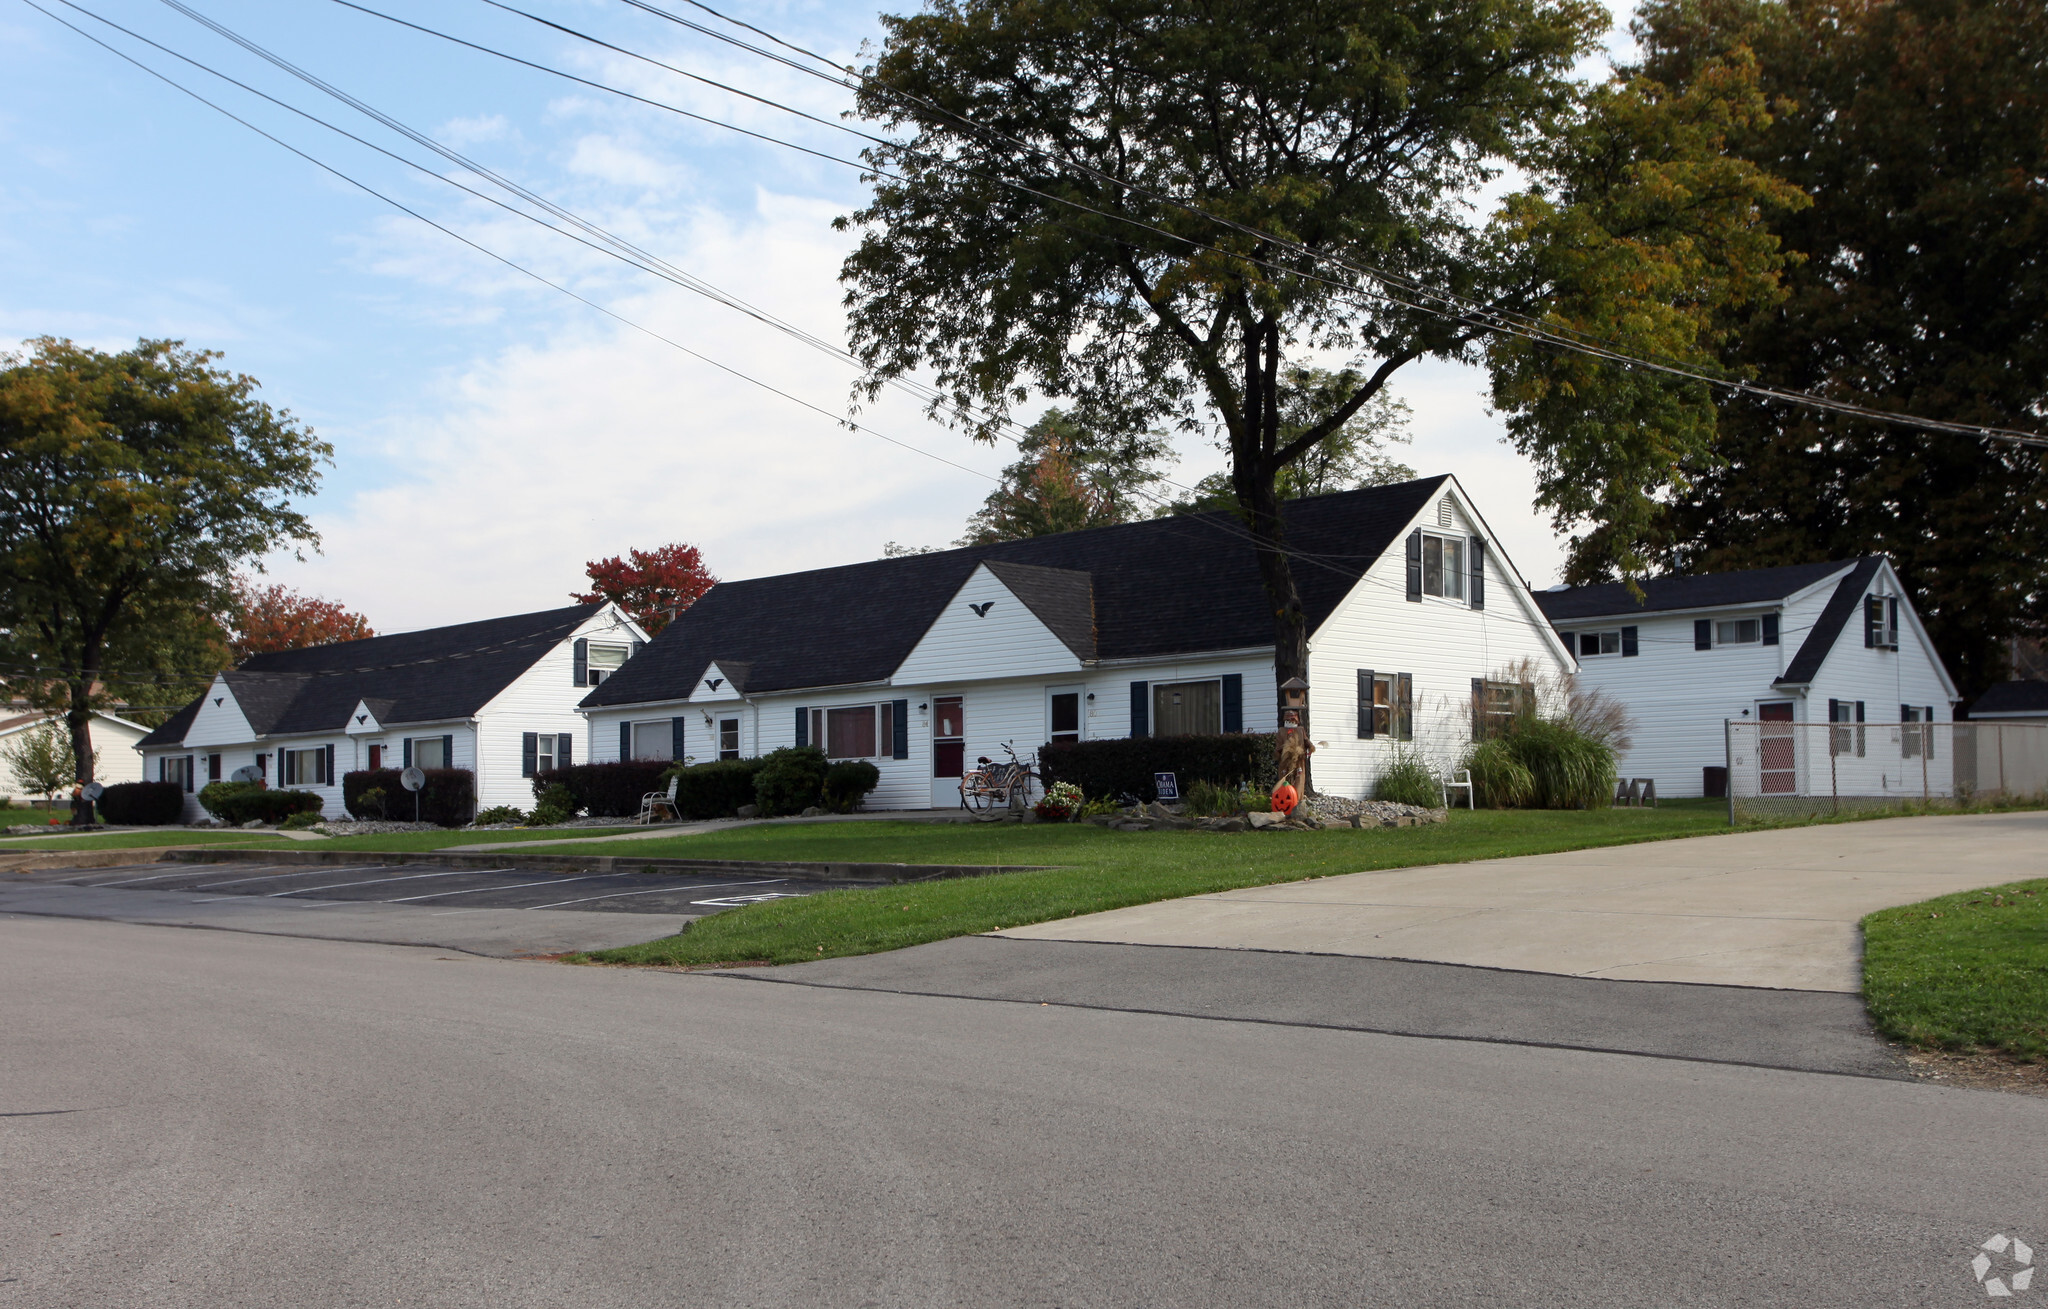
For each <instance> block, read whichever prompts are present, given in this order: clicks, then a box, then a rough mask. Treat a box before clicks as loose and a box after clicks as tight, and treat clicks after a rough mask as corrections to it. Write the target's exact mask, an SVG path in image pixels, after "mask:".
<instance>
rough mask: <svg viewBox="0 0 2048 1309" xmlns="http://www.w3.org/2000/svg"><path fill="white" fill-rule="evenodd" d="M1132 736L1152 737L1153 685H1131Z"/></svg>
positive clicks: (1146, 683) (1135, 683) (1142, 683)
mask: <svg viewBox="0 0 2048 1309" xmlns="http://www.w3.org/2000/svg"><path fill="white" fill-rule="evenodd" d="M1131 735H1132V736H1150V735H1152V684H1151V683H1150V682H1132V683H1131Z"/></svg>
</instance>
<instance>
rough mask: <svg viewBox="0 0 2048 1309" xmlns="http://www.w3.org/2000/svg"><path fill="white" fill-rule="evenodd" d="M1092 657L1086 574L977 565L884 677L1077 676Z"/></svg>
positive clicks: (1092, 609) (1092, 607)
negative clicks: (898, 663) (907, 652)
mask: <svg viewBox="0 0 2048 1309" xmlns="http://www.w3.org/2000/svg"><path fill="white" fill-rule="evenodd" d="M1094 659H1095V599H1094V583H1093V579H1092V578H1091V577H1090V576H1089V575H1088V574H1087V573H1084V572H1079V571H1076V570H1074V569H1068V568H1042V567H1039V566H1037V565H1032V564H1013V563H1006V562H1003V561H1001V560H984V561H982V562H981V563H980V564H978V565H976V567H975V569H974V572H973V573H972V574H970V575H969V576H968V578H967V580H966V582H964V583H962V584H961V586H960V589H959V590H958V591H957V592H955V593H954V595H953V598H952V599H951V600H950V601H948V602H947V604H946V606H945V608H943V609H941V610H940V611H939V616H938V617H937V618H936V619H934V620H933V621H932V624H931V626H930V627H928V628H926V629H925V633H924V635H923V637H921V638H920V639H919V640H918V643H917V645H916V646H915V647H913V648H912V650H911V652H910V654H909V655H908V656H906V657H905V658H904V660H903V662H902V663H901V664H900V665H898V666H897V668H896V671H895V673H894V674H893V675H892V677H891V680H892V681H895V682H925V681H947V680H950V679H954V678H963V677H974V678H988V677H1039V676H1045V675H1049V674H1058V673H1074V672H1079V671H1080V670H1081V669H1082V668H1083V667H1085V666H1086V665H1087V664H1089V663H1092V662H1093V661H1094Z"/></svg>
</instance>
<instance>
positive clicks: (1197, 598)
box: [582, 477, 1571, 809]
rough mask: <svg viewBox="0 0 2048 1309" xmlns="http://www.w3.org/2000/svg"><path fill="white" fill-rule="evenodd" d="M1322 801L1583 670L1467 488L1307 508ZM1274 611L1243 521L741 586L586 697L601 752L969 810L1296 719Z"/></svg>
mask: <svg viewBox="0 0 2048 1309" xmlns="http://www.w3.org/2000/svg"><path fill="white" fill-rule="evenodd" d="M1283 512H1284V521H1285V530H1286V537H1287V543H1288V545H1289V547H1290V548H1291V549H1292V550H1293V551H1294V553H1295V558H1294V574H1295V578H1296V581H1297V583H1298V585H1299V587H1300V591H1301V598H1302V602H1303V605H1304V608H1305V610H1306V612H1307V616H1308V625H1309V671H1308V681H1309V683H1310V688H1311V689H1310V691H1309V706H1310V712H1309V727H1310V736H1311V739H1313V740H1314V741H1315V742H1316V744H1317V746H1318V753H1317V754H1316V756H1315V782H1316V787H1317V789H1318V790H1321V791H1325V792H1331V793H1340V794H1348V795H1354V796H1359V795H1364V794H1367V793H1369V791H1370V788H1371V787H1372V785H1373V783H1374V781H1375V780H1376V779H1377V777H1378V775H1379V772H1380V770H1381V769H1382V768H1384V767H1385V765H1386V764H1387V762H1388V761H1389V760H1390V759H1392V758H1393V757H1394V755H1395V753H1396V751H1398V750H1401V749H1403V748H1408V749H1419V750H1421V751H1423V752H1424V753H1425V754H1427V755H1429V756H1430V757H1431V758H1432V760H1433V761H1434V762H1436V763H1438V764H1439V765H1442V764H1446V763H1449V762H1453V761H1454V760H1455V759H1456V757H1457V756H1458V755H1459V754H1461V753H1462V752H1463V750H1464V749H1465V748H1466V746H1468V745H1469V744H1470V742H1471V739H1472V733H1473V731H1474V725H1475V721H1483V720H1484V715H1485V712H1486V711H1485V708H1484V706H1486V705H1487V704H1488V703H1489V702H1490V703H1491V704H1492V707H1493V708H1494V710H1495V711H1496V712H1504V711H1505V710H1507V709H1508V708H1510V707H1511V702H1512V700H1513V698H1514V697H1515V696H1516V695H1518V694H1519V693H1520V689H1519V686H1518V685H1517V684H1515V683H1508V682H1499V681H1497V680H1496V681H1495V682H1494V684H1493V686H1492V687H1491V688H1490V690H1489V688H1488V686H1487V683H1488V681H1489V679H1496V678H1497V675H1498V674H1499V673H1500V672H1501V670H1504V669H1508V668H1511V667H1514V666H1516V665H1518V664H1520V663H1522V662H1523V661H1524V660H1534V661H1535V662H1536V664H1537V666H1538V667H1539V668H1542V669H1545V670H1551V671H1564V670H1568V669H1569V668H1570V667H1571V656H1570V655H1569V654H1568V653H1567V652H1566V650H1565V648H1564V646H1563V644H1562V643H1561V642H1560V640H1559V638H1558V636H1557V633H1556V632H1554V631H1553V630H1552V629H1551V627H1550V625H1549V623H1547V622H1546V621H1545V620H1544V617H1543V614H1542V611H1541V610H1540V609H1539V608H1538V607H1537V605H1536V603H1535V600H1534V598H1533V597H1532V596H1531V595H1530V594H1529V591H1528V588H1527V586H1526V585H1525V584H1524V583H1523V581H1522V579H1521V577H1520V575H1519V574H1518V573H1516V571H1515V569H1514V568H1513V566H1512V565H1511V564H1509V562H1508V560H1507V558H1506V556H1505V554H1504V553H1503V552H1502V551H1501V549H1500V546H1499V543H1498V542H1497V541H1496V540H1495V539H1494V537H1493V534H1492V533H1491V532H1490V531H1489V530H1488V529H1487V527H1486V524H1485V522H1484V521H1483V519H1481V517H1480V515H1479V513H1478V511H1477V510H1476V509H1474V508H1473V506H1472V504H1471V502H1470V500H1469V499H1468V498H1467V496H1466V495H1465V492H1464V490H1463V489H1462V488H1461V487H1460V486H1459V485H1458V484H1457V481H1456V479H1455V478H1451V477H1433V478H1426V479H1422V480H1419V481H1413V482H1404V483H1401V484H1399V485H1396V486H1388V487H1377V488H1373V489H1369V490H1363V491H1349V492H1344V493H1342V494H1338V495H1327V496H1317V497H1313V498H1310V499H1305V500H1296V501H1292V502H1290V503H1288V504H1287V505H1286V506H1285V507H1284V511H1283ZM1272 614H1273V608H1272V605H1271V604H1270V603H1269V602H1268V600H1267V599H1266V594H1265V590H1264V587H1263V586H1262V584H1261V582H1260V580H1259V572H1258V567H1257V563H1256V560H1255V558H1254V555H1253V553H1252V547H1251V544H1250V541H1249V539H1248V537H1247V535H1246V532H1245V529H1244V527H1243V525H1242V524H1241V523H1240V522H1239V521H1238V520H1237V519H1236V518H1235V517H1234V516H1232V515H1229V514H1198V515H1191V516H1187V517H1179V518H1162V519H1152V520H1149V521H1146V522H1139V523H1129V524H1125V525H1123V526H1119V527H1104V528H1096V529H1093V530H1090V531H1084V532H1068V533H1063V534H1060V535H1056V536H1042V537H1033V538H1030V539H1026V540H1021V541H1006V542H1001V543H998V544H993V545H985V546H970V547H966V548H963V549H957V550H948V551H940V552H935V553H932V554H924V555H912V556H906V557H899V558H893V559H879V560H874V561H871V562H867V563H858V564H849V565H845V566H843V567H838V568H826V569H820V570H817V571H814V572H806V573H791V574H785V575H782V576H777V577H763V578H756V579H753V580H751V581H742V582H723V583H720V584H719V585H717V586H715V587H713V588H712V589H711V590H710V591H709V592H707V593H706V594H705V595H704V597H703V598H702V599H700V600H698V601H697V603H696V604H695V605H693V606H692V607H691V608H690V609H688V610H687V611H685V612H684V613H683V614H682V616H681V617H680V618H678V619H677V621H676V622H674V623H673V624H671V625H670V626H669V627H668V628H667V629H665V630H664V631H663V632H662V633H661V635H660V636H659V637H657V638H656V639H655V641H654V642H653V643H652V644H651V645H649V646H648V648H647V651H646V652H645V653H644V654H643V655H641V656H640V657H639V658H638V659H635V660H634V661H633V662H632V663H631V664H630V665H628V666H627V667H626V668H625V669H624V670H623V671H621V672H620V673H619V675H618V676H616V677H614V678H612V679H611V680H610V681H607V682H606V683H605V684H604V685H602V686H600V687H598V688H597V689H595V690H593V691H592V692H591V693H590V695H589V697H588V698H586V699H585V700H584V702H583V706H582V707H583V712H584V713H585V714H586V716H587V717H588V719H589V724H590V737H589V746H588V750H589V755H590V757H591V758H592V759H594V760H607V759H620V758H641V759H668V758H679V757H685V756H687V757H693V758H695V759H697V760H698V761H700V762H701V761H704V760H709V759H718V758H728V759H735V758H743V757H749V756H753V755H757V754H762V753H765V752H766V751H769V750H773V749H775V748H777V747H779V746H787V745H798V744H818V745H821V746H823V747H824V748H825V751H826V753H827V754H828V755H829V756H830V757H832V758H834V759H845V758H859V759H869V760H872V761H873V762H874V763H875V764H876V765H877V767H878V768H879V769H880V770H881V774H882V780H881V785H880V787H879V788H878V789H877V790H876V792H875V793H874V794H873V795H872V796H870V797H869V800H868V803H869V805H870V807H873V808H878V809H918V808H925V807H927V806H939V807H953V806H956V805H958V804H959V802H960V795H959V779H960V775H961V770H962V768H963V767H964V766H966V765H968V764H970V763H971V762H972V761H973V760H974V759H976V758H978V757H980V756H983V755H987V756H990V757H992V758H996V759H1001V758H1002V757H1003V755H1002V751H1001V747H1002V746H1003V745H1004V744H1006V743H1010V744H1014V746H1015V748H1016V750H1017V753H1018V754H1019V755H1020V756H1022V757H1025V758H1029V757H1031V756H1032V755H1033V754H1034V753H1035V751H1036V750H1037V748H1038V746H1039V745H1040V744H1042V743H1044V742H1048V741H1072V740H1086V739H1092V738H1101V737H1122V736H1144V735H1148V734H1149V735H1169V734H1183V733H1212V732H1239V731H1244V732H1270V731H1273V730H1274V729H1275V727H1276V725H1277V720H1278V708H1277V701H1278V696H1277V687H1276V679H1275V672H1274V662H1273V621H1272Z"/></svg>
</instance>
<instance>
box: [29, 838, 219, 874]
mask: <svg viewBox="0 0 2048 1309" xmlns="http://www.w3.org/2000/svg"><path fill="white" fill-rule="evenodd" d="M204 848H205V847H203V846H162V845H130V846H122V847H120V848H118V849H112V850H0V873H33V872H38V871H40V870H42V869H45V868H125V867H127V866H128V865H129V864H153V863H159V862H161V861H163V860H165V859H169V858H171V857H172V856H173V855H174V854H177V853H179V852H180V851H183V850H201V849H204Z"/></svg>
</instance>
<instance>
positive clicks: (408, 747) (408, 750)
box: [405, 736, 412, 768]
mask: <svg viewBox="0 0 2048 1309" xmlns="http://www.w3.org/2000/svg"><path fill="white" fill-rule="evenodd" d="M405 767H407V768H410V767H412V738H411V737H409V736H408V737H406V738H405Z"/></svg>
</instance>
